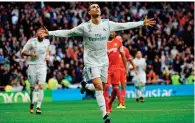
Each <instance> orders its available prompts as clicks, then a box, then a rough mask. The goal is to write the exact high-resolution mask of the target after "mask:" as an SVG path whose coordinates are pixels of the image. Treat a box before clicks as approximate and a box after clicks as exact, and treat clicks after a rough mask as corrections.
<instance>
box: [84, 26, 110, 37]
mask: <svg viewBox="0 0 195 123" xmlns="http://www.w3.org/2000/svg"><path fill="white" fill-rule="evenodd" d="M84 32H85V33H84V36H85V37H93V38H100V39H107V38H108V36H109V35H110V30H109V28H108V26H107V25H104V24H101V25H93V24H87V25H86V26H85V28H84Z"/></svg>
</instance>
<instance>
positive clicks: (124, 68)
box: [117, 40, 137, 108]
mask: <svg viewBox="0 0 195 123" xmlns="http://www.w3.org/2000/svg"><path fill="white" fill-rule="evenodd" d="M121 41H122V40H121ZM121 43H122V42H121ZM123 51H124V55H125V58H126V60H127V63H126V64H127V66H125V65H124V62H123V59H121V60H120V68H121V69H120V70H121V71H120V84H121V89H120V90H121V91H120V99H119V100H118V101H119V104H118V106H117V108H126V106H125V96H126V83H127V74H128V62H130V64H131V65H132V66H133V69H134V71H135V73H137V71H136V67H135V65H134V63H133V61H132V59H131V55H130V53H129V50H128V49H127V48H126V47H124V46H123Z"/></svg>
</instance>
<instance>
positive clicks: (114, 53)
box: [107, 38, 123, 68]
mask: <svg viewBox="0 0 195 123" xmlns="http://www.w3.org/2000/svg"><path fill="white" fill-rule="evenodd" d="M122 46H123V45H122V42H121V41H120V40H119V39H117V38H114V39H113V40H112V41H108V42H107V53H108V59H109V68H110V67H118V68H120V62H121V58H120V57H121V55H120V47H122Z"/></svg>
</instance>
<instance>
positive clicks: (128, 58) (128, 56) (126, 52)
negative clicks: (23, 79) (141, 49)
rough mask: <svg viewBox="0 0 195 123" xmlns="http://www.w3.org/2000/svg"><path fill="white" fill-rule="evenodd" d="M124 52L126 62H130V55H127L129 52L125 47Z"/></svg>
mask: <svg viewBox="0 0 195 123" xmlns="http://www.w3.org/2000/svg"><path fill="white" fill-rule="evenodd" d="M124 51H125V56H126V58H127V60H130V59H131V55H130V53H129V50H128V49H127V48H126V47H124Z"/></svg>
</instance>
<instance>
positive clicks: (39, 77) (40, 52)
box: [22, 30, 50, 114]
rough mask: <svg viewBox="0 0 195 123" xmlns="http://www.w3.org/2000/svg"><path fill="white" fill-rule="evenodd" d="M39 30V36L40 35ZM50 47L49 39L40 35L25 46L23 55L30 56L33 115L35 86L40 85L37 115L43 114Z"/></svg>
mask: <svg viewBox="0 0 195 123" xmlns="http://www.w3.org/2000/svg"><path fill="white" fill-rule="evenodd" d="M39 33H40V30H38V32H37V35H39ZM49 45H50V42H49V40H48V39H44V37H41V36H40V35H39V36H38V37H35V38H31V39H29V40H28V42H27V43H26V44H25V45H24V48H23V50H22V55H25V56H30V61H29V63H28V64H29V66H28V70H27V74H28V80H29V81H30V83H31V87H30V99H31V103H30V113H33V107H34V99H33V97H34V86H35V84H36V83H38V102H37V108H36V113H37V114H41V103H42V100H43V96H44V91H43V85H44V82H45V81H46V74H47V64H46V60H49Z"/></svg>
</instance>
